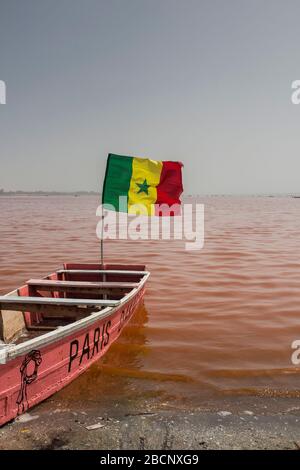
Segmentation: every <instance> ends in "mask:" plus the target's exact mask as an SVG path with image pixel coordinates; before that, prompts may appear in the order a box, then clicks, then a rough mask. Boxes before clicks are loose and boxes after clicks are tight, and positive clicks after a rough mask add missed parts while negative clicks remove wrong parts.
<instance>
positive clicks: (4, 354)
mask: <svg viewBox="0 0 300 470" xmlns="http://www.w3.org/2000/svg"><path fill="white" fill-rule="evenodd" d="M94 272H95V271H94ZM110 272H111V271H110ZM127 272H128V271H127ZM129 272H130V274H132V273H133V272H135V273H136V272H139V273H141V274H143V278H142V279H141V280H140V282H139V285H138V287H136V288H134V289H133V290H132V291H130V292H129V293H128V294H126V295H125V296H124V297H123V298H122V299H121V300H120V303H119V304H118V305H116V306H115V307H107V308H105V309H104V310H101V311H100V312H95V313H92V314H90V315H88V316H87V317H85V318H83V319H81V320H78V321H76V322H73V323H70V324H69V325H66V326H61V327H58V328H57V329H56V330H54V331H50V332H48V333H45V334H42V335H40V336H37V337H36V338H32V339H30V340H28V341H24V342H23V343H21V344H5V345H2V344H1V348H0V364H6V363H7V362H8V361H10V360H12V359H15V358H16V357H18V356H21V355H24V354H26V353H28V352H29V351H31V350H32V349H36V348H38V347H43V346H47V345H49V344H52V343H54V342H56V341H58V340H60V339H62V338H65V337H66V336H69V335H71V334H73V333H75V332H77V331H79V330H81V329H83V328H86V327H88V326H90V325H92V324H93V323H95V322H96V321H98V320H99V319H102V318H106V317H108V316H110V315H112V314H113V313H114V312H115V310H116V309H117V308H120V306H122V305H123V304H125V303H126V302H128V301H129V300H131V298H132V297H134V296H135V295H136V294H137V292H138V291H140V290H141V289H142V288H143V287H144V285H145V283H146V281H147V279H148V278H149V276H150V273H149V272H148V271H129ZM118 273H120V274H123V273H124V271H118Z"/></svg>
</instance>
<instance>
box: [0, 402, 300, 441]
mask: <svg viewBox="0 0 300 470" xmlns="http://www.w3.org/2000/svg"><path fill="white" fill-rule="evenodd" d="M53 404H55V405H57V403H55V402H54V403H53ZM60 405H61V404H59V406H58V407H57V408H55V409H52V410H51V399H50V400H48V402H47V403H44V404H42V405H39V406H37V407H35V408H34V409H33V410H31V411H30V413H29V414H25V415H23V416H22V417H20V418H19V419H17V420H15V421H14V422H12V423H9V424H7V425H5V426H3V427H2V428H1V429H0V449H105V450H106V449H107V450H110V449H145V450H147V449H155V450H157V449H164V450H171V449H295V450H296V449H299V448H300V403H299V400H298V399H288V398H280V399H278V398H276V399H273V398H259V399H258V398H257V397H256V398H253V399H249V398H242V399H238V400H237V399H236V398H226V400H224V401H223V402H222V406H219V407H217V408H215V409H205V408H203V409H200V408H198V409H194V410H188V409H180V408H172V406H170V404H167V405H166V406H163V405H161V406H157V403H156V402H155V401H153V402H151V401H148V402H146V403H145V402H142V401H141V402H139V403H125V404H115V405H114V406H113V409H110V410H109V412H108V409H107V406H103V407H102V408H99V406H98V407H97V408H96V409H95V408H94V409H92V408H90V409H86V410H85V411H79V410H77V411H76V410H74V409H66V408H64V407H63V406H60ZM207 405H208V408H209V407H211V405H210V404H209V403H208V404H207ZM220 405H221V404H220Z"/></svg>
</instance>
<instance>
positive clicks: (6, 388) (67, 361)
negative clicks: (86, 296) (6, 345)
mask: <svg viewBox="0 0 300 470" xmlns="http://www.w3.org/2000/svg"><path fill="white" fill-rule="evenodd" d="M144 292H145V287H144V286H142V287H141V288H140V289H138V290H137V292H136V293H135V294H134V295H133V296H131V297H130V298H129V299H128V300H127V301H126V302H124V303H122V304H121V305H120V306H119V307H116V308H114V309H113V310H112V312H111V313H110V314H108V315H106V316H104V317H103V318H99V319H96V320H95V322H93V323H91V324H89V325H88V326H85V327H83V328H81V329H79V330H77V331H75V332H73V333H71V334H69V335H67V336H65V337H63V338H62V339H60V340H58V341H55V342H52V343H50V344H47V345H45V346H43V345H41V346H39V347H38V348H36V349H32V350H30V351H27V352H26V353H25V354H24V355H22V356H18V357H16V358H15V359H11V360H9V361H8V362H7V363H6V364H0V377H1V381H0V426H1V425H3V424H5V423H7V422H8V421H11V420H12V419H14V418H16V417H17V416H18V415H19V414H22V413H24V412H26V411H27V410H28V409H30V408H31V407H33V406H34V405H36V404H38V403H40V402H41V401H43V400H45V399H46V398H48V397H49V396H51V395H52V394H54V393H55V392H57V391H59V390H60V389H62V388H63V387H64V386H66V385H68V384H69V383H70V382H72V381H73V380H74V379H76V377H78V376H79V375H80V374H82V373H83V372H84V371H85V370H86V369H87V368H88V367H89V366H90V365H91V364H93V363H94V362H95V361H97V360H99V359H100V358H101V357H102V356H103V355H104V354H105V353H106V351H107V350H108V348H109V347H110V346H111V344H112V343H113V342H114V341H115V340H116V339H117V338H118V336H119V335H120V334H121V331H122V329H123V328H124V326H125V325H126V324H127V323H128V322H129V320H130V318H131V317H132V316H133V314H134V312H135V311H136V309H137V307H138V305H139V304H140V303H141V302H142V299H143V296H144Z"/></svg>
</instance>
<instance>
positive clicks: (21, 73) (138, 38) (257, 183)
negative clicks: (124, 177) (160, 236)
mask: <svg viewBox="0 0 300 470" xmlns="http://www.w3.org/2000/svg"><path fill="white" fill-rule="evenodd" d="M299 18H300V2H299V1H298V0H297V1H296V0H295V1H277V0H273V1H271V0H251V1H249V0H227V1H224V0H207V1H204V0H0V79H1V80H5V82H6V85H7V104H6V105H0V163H1V172H0V187H3V188H5V189H24V190H35V189H44V190H66V191H69V190H80V189H86V190H99V189H100V188H101V183H102V177H103V171H104V164H105V159H106V155H107V153H108V152H113V153H120V154H126V155H138V156H148V157H150V158H153V159H157V160H170V159H171V160H182V161H183V162H184V164H185V169H184V186H185V193H187V194H188V193H198V194H201V193H243V192H245V193H257V192H260V193H262V192H263V193H265V192H299V191H300V177H299V174H300V133H299V126H300V105H299V106H296V105H292V104H291V99H290V96H291V82H292V81H293V80H295V79H300V63H299V44H300V24H299Z"/></svg>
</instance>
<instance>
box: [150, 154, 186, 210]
mask: <svg viewBox="0 0 300 470" xmlns="http://www.w3.org/2000/svg"><path fill="white" fill-rule="evenodd" d="M162 163H163V167H162V171H161V175H160V181H159V184H158V186H157V188H156V189H157V200H156V204H158V205H160V204H167V205H168V206H172V205H173V204H178V205H180V204H181V201H180V195H181V194H182V192H183V185H182V171H181V169H182V167H183V164H182V163H181V162H162ZM178 212H179V214H178V213H177V214H166V215H180V210H179V211H178ZM156 215H164V214H163V213H161V211H159V213H158V214H156Z"/></svg>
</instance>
